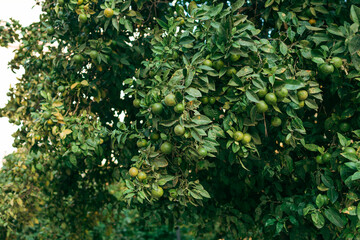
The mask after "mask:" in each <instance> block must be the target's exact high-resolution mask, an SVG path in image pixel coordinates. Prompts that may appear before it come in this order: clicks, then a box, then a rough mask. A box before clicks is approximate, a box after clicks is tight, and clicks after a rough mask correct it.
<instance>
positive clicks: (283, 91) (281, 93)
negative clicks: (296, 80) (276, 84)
mask: <svg viewBox="0 0 360 240" xmlns="http://www.w3.org/2000/svg"><path fill="white" fill-rule="evenodd" d="M288 93H289V91H288V90H287V89H286V88H284V87H283V88H281V89H279V90H277V91H276V92H275V95H276V96H277V97H278V98H280V99H282V98H285V97H287V95H288Z"/></svg>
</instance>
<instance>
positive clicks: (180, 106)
mask: <svg viewBox="0 0 360 240" xmlns="http://www.w3.org/2000/svg"><path fill="white" fill-rule="evenodd" d="M184 110H185V107H184V105H183V104H182V103H178V104H177V105H176V106H175V107H174V111H175V112H176V113H182V112H183V111H184Z"/></svg>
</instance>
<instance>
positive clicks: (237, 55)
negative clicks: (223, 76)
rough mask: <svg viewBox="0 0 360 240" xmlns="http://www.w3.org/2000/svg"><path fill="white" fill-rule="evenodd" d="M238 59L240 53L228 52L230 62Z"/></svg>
mask: <svg viewBox="0 0 360 240" xmlns="http://www.w3.org/2000/svg"><path fill="white" fill-rule="evenodd" d="M239 59H240V55H239V54H230V60H231V61H232V62H236V61H237V60H239Z"/></svg>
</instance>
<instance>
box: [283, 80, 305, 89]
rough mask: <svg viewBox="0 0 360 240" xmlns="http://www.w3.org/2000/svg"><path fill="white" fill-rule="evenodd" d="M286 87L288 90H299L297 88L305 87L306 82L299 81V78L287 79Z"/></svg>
mask: <svg viewBox="0 0 360 240" xmlns="http://www.w3.org/2000/svg"><path fill="white" fill-rule="evenodd" d="M285 87H286V88H287V89H288V90H297V89H300V88H303V87H305V84H304V82H302V81H299V80H293V79H287V80H286V81H285Z"/></svg>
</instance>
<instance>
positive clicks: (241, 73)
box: [236, 66, 254, 77]
mask: <svg viewBox="0 0 360 240" xmlns="http://www.w3.org/2000/svg"><path fill="white" fill-rule="evenodd" d="M253 71H254V70H253V69H252V68H251V67H249V66H245V67H243V68H242V69H240V71H238V72H237V73H236V76H238V77H243V76H246V75H248V74H250V73H252V72H253Z"/></svg>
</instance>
